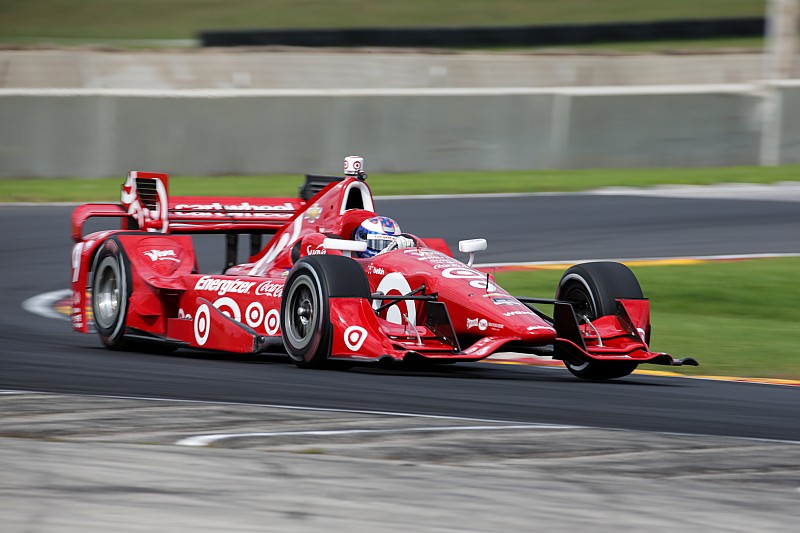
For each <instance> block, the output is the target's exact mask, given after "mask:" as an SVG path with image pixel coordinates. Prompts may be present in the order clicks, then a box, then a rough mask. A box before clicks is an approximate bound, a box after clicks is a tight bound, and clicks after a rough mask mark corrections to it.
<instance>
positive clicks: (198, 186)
mask: <svg viewBox="0 0 800 533" xmlns="http://www.w3.org/2000/svg"><path fill="white" fill-rule="evenodd" d="M123 181H124V178H123V177H122V176H120V177H116V178H75V179H33V178H29V179H0V202H89V201H91V202H97V201H118V200H119V188H120V185H121V184H122V182H123ZM302 181H303V178H302V176H301V175H293V176H214V177H191V176H177V177H173V178H171V180H170V194H172V195H200V196H213V195H230V196H256V197H270V196H271V197H291V196H296V195H297V191H298V188H299V186H300V185H301V184H302ZM779 181H800V165H792V166H783V167H716V168H649V169H592V170H537V171H532V170H516V171H491V172H489V171H486V172H482V171H470V172H437V173H420V174H375V175H373V176H371V177H370V178H369V181H368V183H369V184H370V186H371V187H372V190H373V193H374V194H376V195H404V194H455V193H463V194H481V193H524V192H570V191H585V190H590V189H596V188H600V187H610V186H615V187H651V186H655V185H666V184H675V185H712V184H716V183H775V182H779Z"/></svg>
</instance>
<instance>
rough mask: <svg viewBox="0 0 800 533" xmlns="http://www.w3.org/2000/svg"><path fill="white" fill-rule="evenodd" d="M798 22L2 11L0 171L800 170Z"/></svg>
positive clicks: (731, 7) (485, 13)
mask: <svg viewBox="0 0 800 533" xmlns="http://www.w3.org/2000/svg"><path fill="white" fill-rule="evenodd" d="M797 19H798V13H797V0H769V1H764V0H706V1H704V2H694V1H690V0H676V1H673V2H660V1H650V0H607V1H604V2H594V1H592V0H502V1H492V2H488V1H485V0H441V1H439V2H436V3H430V2H425V1H422V0H404V1H385V0H383V1H378V0H337V1H313V0H309V1H302V2H301V1H296V0H261V1H256V0H229V1H226V2H210V1H207V0H167V1H163V0H160V1H154V0H140V1H136V2H131V1H122V0H83V1H80V2H76V1H69V0H35V1H29V2H17V1H12V0H2V1H0V47H1V48H0V119H1V120H2V124H3V125H2V126H0V160H2V163H1V164H0V177H16V178H20V177H100V176H118V175H122V174H124V172H126V171H127V170H129V169H131V168H151V169H163V170H166V171H169V172H171V173H175V174H180V175H187V174H191V175H219V174H275V173H283V172H292V173H295V172H302V171H308V172H317V171H329V172H330V171H331V170H332V169H331V162H334V161H336V162H338V161H339V160H340V159H341V157H342V156H343V155H346V154H348V153H360V154H362V155H364V156H365V157H367V160H368V161H369V163H370V170H371V171H373V172H385V173H387V172H423V171H424V172H427V171H449V170H515V169H516V170H525V169H569V168H601V167H611V168H621V167H654V166H662V167H689V166H696V167H697V166H729V165H779V164H788V163H799V162H800V151H797V150H794V149H793V148H794V146H796V145H797V144H798V143H800V86H797V85H796V84H795V83H794V82H793V81H792V80H791V78H792V76H793V75H794V74H795V73H796V72H797V64H796V63H797V58H796V53H795V42H796V27H797ZM337 165H338V163H337Z"/></svg>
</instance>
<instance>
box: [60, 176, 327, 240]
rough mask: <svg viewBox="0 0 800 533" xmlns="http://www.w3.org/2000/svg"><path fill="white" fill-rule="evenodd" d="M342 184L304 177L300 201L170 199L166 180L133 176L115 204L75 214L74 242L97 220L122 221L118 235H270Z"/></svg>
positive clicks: (92, 206)
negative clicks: (137, 232)
mask: <svg viewBox="0 0 800 533" xmlns="http://www.w3.org/2000/svg"><path fill="white" fill-rule="evenodd" d="M342 179H343V178H341V177H334V176H315V175H307V176H306V182H305V184H304V185H303V187H301V189H300V192H299V196H300V197H299V198H251V197H238V196H223V197H216V196H215V197H209V196H174V197H170V196H169V194H168V191H169V175H168V174H163V173H159V172H139V171H136V172H131V173H129V174H128V177H127V179H126V180H125V183H124V184H123V185H122V194H121V202H120V203H119V204H85V205H81V206H79V207H77V208H76V209H75V211H74V212H73V214H72V238H73V240H74V241H75V242H81V241H82V240H83V227H84V225H85V224H86V221H87V220H89V219H90V218H95V217H115V218H120V219H122V223H121V229H129V230H144V231H150V232H160V233H273V232H275V231H277V230H278V229H280V228H281V227H283V226H284V225H285V224H286V223H287V222H288V221H289V220H291V219H292V217H294V215H295V214H296V213H297V212H298V211H300V210H302V209H303V208H304V207H305V205H306V203H307V201H308V200H309V199H311V198H312V197H313V196H315V195H316V194H317V193H318V192H319V191H321V190H322V189H324V188H325V187H326V186H328V185H329V184H330V183H334V182H336V181H341V180H342Z"/></svg>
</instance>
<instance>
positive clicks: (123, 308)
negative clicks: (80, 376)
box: [92, 239, 131, 349]
mask: <svg viewBox="0 0 800 533" xmlns="http://www.w3.org/2000/svg"><path fill="white" fill-rule="evenodd" d="M106 268H112V269H114V273H115V274H116V275H117V277H118V279H117V284H118V286H119V290H120V292H121V298H120V301H119V308H118V309H117V314H116V316H115V317H114V320H113V323H112V324H111V326H110V327H105V326H103V325H101V324H100V323H98V321H97V316H98V314H97V284H98V281H99V277H100V275H101V273H102V272H103V270H105V269H106ZM130 280H131V277H130V266H129V264H128V261H127V257H126V256H125V252H124V250H123V249H122V246H121V245H120V244H119V242H118V241H117V240H116V239H109V240H107V241H105V242H104V243H103V245H102V246H101V247H100V250H98V252H97V254H96V255H95V258H94V262H93V265H92V316H93V317H94V326H95V329H96V330H97V334H98V336H99V337H100V340H101V341H102V343H103V344H104V345H105V346H106V347H108V348H111V349H122V348H123V346H124V344H125V342H124V335H125V329H126V325H125V323H126V317H127V312H128V299H129V298H130V295H131V281H130Z"/></svg>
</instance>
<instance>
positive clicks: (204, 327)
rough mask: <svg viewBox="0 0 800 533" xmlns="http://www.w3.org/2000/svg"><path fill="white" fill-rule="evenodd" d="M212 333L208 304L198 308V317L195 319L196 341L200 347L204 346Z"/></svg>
mask: <svg viewBox="0 0 800 533" xmlns="http://www.w3.org/2000/svg"><path fill="white" fill-rule="evenodd" d="M209 333H211V311H209V309H208V306H207V305H206V304H203V305H201V306H200V307H198V308H197V315H196V318H195V319H194V340H195V341H196V342H197V345H198V346H203V345H204V344H205V343H206V341H207V340H208V334H209Z"/></svg>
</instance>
